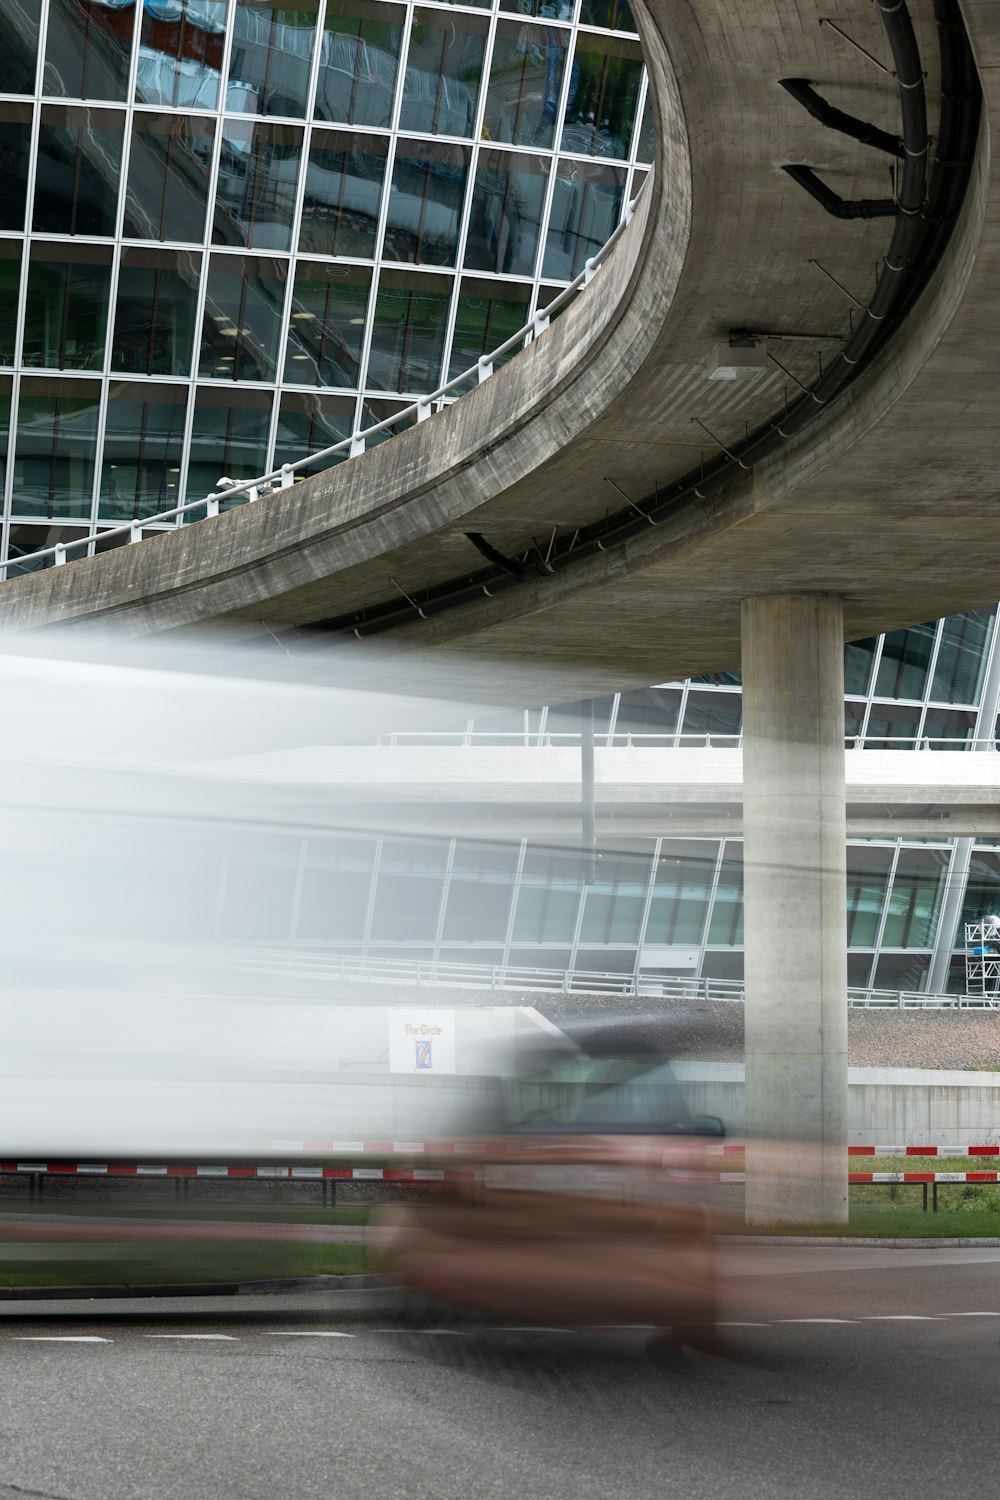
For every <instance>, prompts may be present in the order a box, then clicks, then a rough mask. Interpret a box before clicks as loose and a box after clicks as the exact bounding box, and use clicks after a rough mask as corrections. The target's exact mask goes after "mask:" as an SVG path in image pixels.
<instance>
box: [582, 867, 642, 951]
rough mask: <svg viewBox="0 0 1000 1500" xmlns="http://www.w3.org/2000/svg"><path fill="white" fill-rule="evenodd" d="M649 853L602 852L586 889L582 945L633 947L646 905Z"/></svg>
mask: <svg viewBox="0 0 1000 1500" xmlns="http://www.w3.org/2000/svg"><path fill="white" fill-rule="evenodd" d="M650 857H651V851H650V850H649V849H647V850H646V851H645V852H644V853H640V852H639V851H638V850H637V851H635V852H634V853H631V852H625V853H617V852H605V853H601V854H599V855H598V857H597V878H596V880H595V881H594V883H593V884H592V885H589V886H588V887H587V889H586V899H585V902H584V908H583V925H582V927H581V929H580V941H581V943H635V942H637V941H638V938H639V923H640V921H641V920H642V910H643V907H644V905H645V901H646V885H647V883H648V880H649V865H650Z"/></svg>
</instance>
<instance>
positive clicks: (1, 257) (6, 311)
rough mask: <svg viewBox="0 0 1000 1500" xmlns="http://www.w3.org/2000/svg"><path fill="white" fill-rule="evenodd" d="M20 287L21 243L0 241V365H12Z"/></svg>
mask: <svg viewBox="0 0 1000 1500" xmlns="http://www.w3.org/2000/svg"><path fill="white" fill-rule="evenodd" d="M20 287H21V242H20V241H19V240H0V365H12V364H13V363H14V345H15V343H16V338H17V298H18V292H19V291H20Z"/></svg>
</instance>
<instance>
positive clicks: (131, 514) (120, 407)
mask: <svg viewBox="0 0 1000 1500" xmlns="http://www.w3.org/2000/svg"><path fill="white" fill-rule="evenodd" d="M187 399H188V393H187V388H186V387H185V386H182V385H146V384H145V383H143V384H142V385H139V384H137V383H135V382H127V381H118V382H116V383H114V384H112V386H111V388H110V390H109V392H108V415H107V423H106V426H105V430H104V456H103V464H102V468H101V488H100V495H99V502H98V503H99V510H98V516H99V518H100V519H101V520H102V521H141V520H143V519H144V518H145V517H146V516H153V515H155V514H156V513H157V511H163V510H170V509H171V507H172V506H174V505H176V504H177V496H178V486H179V480H180V465H181V454H182V451H183V447H184V418H185V414H186V412H187Z"/></svg>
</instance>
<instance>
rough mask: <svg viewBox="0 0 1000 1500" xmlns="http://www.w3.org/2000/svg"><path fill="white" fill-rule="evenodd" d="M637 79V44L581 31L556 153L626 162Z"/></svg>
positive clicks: (639, 68)
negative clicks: (564, 119) (615, 159)
mask: <svg viewBox="0 0 1000 1500" xmlns="http://www.w3.org/2000/svg"><path fill="white" fill-rule="evenodd" d="M641 78H642V53H641V52H640V51H639V43H638V42H630V41H628V40H627V39H625V38H621V37H611V36H589V35H588V34H587V33H586V32H582V31H581V32H580V33H579V34H578V36H577V39H576V52H575V54H574V58H573V72H572V74H571V76H570V85H569V96H568V98H567V100H566V123H565V124H564V125H563V133H562V141H561V143H560V147H559V149H560V150H561V151H572V152H573V153H574V154H576V155H578V156H613V157H619V158H624V157H626V156H628V148H629V141H630V140H631V138H632V123H633V121H634V119H635V108H636V102H637V100H638V98H639V83H640V80H641Z"/></svg>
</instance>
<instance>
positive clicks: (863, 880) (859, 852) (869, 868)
mask: <svg viewBox="0 0 1000 1500" xmlns="http://www.w3.org/2000/svg"><path fill="white" fill-rule="evenodd" d="M891 865H892V850H891V849H888V848H886V847H885V846H884V845H881V846H880V845H878V844H848V846H847V943H848V946H849V947H851V948H874V946H875V944H876V942H877V941H878V930H879V922H880V921H881V918H882V907H883V904H884V902H885V893H886V889H887V887H888V884H889V869H890V867H891Z"/></svg>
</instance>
